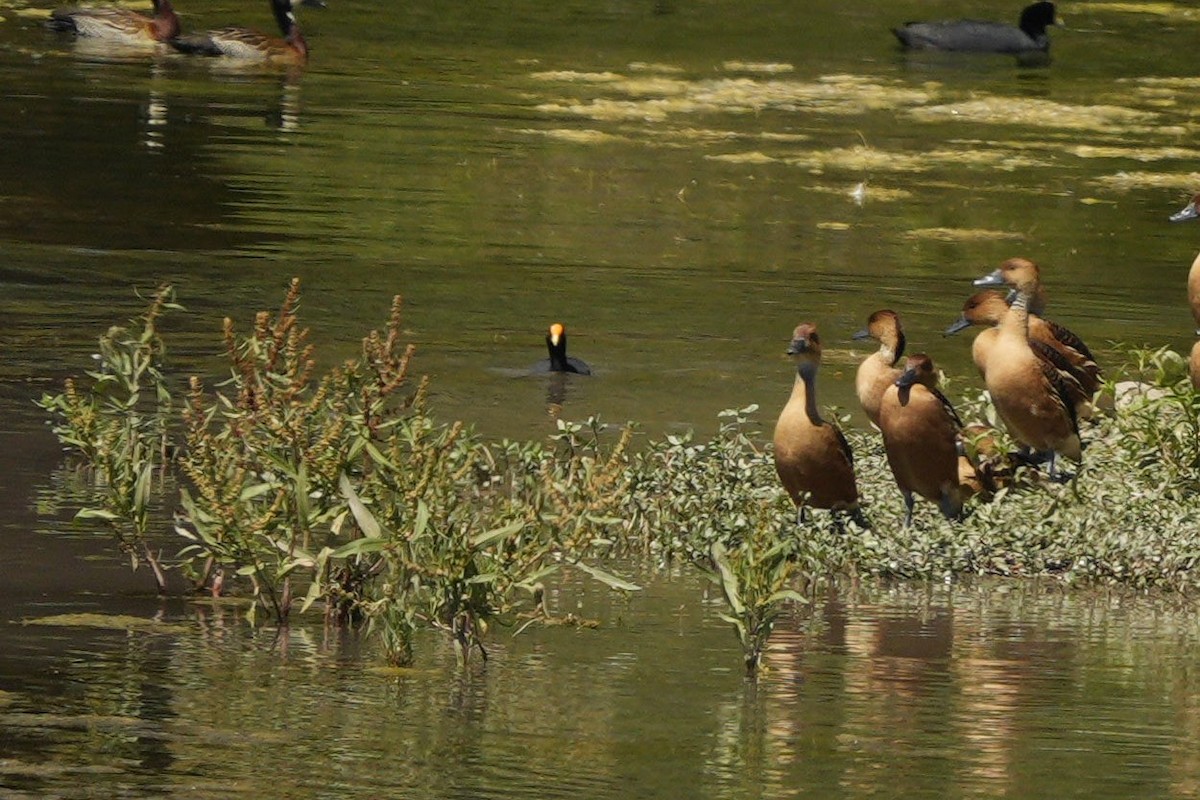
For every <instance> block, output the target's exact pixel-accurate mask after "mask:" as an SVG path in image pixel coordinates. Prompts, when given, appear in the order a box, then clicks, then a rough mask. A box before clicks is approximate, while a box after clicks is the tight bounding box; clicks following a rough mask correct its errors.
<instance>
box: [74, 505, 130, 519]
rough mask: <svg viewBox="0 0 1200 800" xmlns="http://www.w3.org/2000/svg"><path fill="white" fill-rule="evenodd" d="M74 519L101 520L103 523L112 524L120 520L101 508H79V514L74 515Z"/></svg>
mask: <svg viewBox="0 0 1200 800" xmlns="http://www.w3.org/2000/svg"><path fill="white" fill-rule="evenodd" d="M75 519H102V520H104V521H105V522H112V521H114V520H117V519H120V517H118V516H117V515H116V514H114V513H113V512H111V511H107V510H105V509H103V508H81V509H79V513H77V514H76V515H75Z"/></svg>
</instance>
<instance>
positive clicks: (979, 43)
mask: <svg viewBox="0 0 1200 800" xmlns="http://www.w3.org/2000/svg"><path fill="white" fill-rule="evenodd" d="M1054 24H1057V20H1056V18H1055V14H1054V3H1049V2H1040V3H1033V4H1032V5H1028V6H1026V7H1025V8H1024V10H1022V11H1021V18H1020V21H1019V22H1018V23H1017V24H1016V25H1008V24H1006V23H1003V22H990V21H987V20H977V19H956V20H938V21H936V22H906V23H904V24H903V25H901V26H900V27H898V28H892V33H894V34H895V35H896V38H897V39H899V40H900V44H902V45H904V46H905V47H907V48H910V49H913V50H952V51H959V52H970V53H1012V54H1020V53H1032V52H1039V51H1040V52H1044V51H1046V50H1048V49H1049V48H1050V37H1049V36H1048V35H1047V34H1046V28H1047V27H1049V26H1050V25H1054Z"/></svg>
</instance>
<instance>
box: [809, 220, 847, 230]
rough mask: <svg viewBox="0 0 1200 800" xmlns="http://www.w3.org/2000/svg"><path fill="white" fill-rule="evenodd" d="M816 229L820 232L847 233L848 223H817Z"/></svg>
mask: <svg viewBox="0 0 1200 800" xmlns="http://www.w3.org/2000/svg"><path fill="white" fill-rule="evenodd" d="M817 229H818V230H822V231H848V230H850V223H849V222H818V223H817Z"/></svg>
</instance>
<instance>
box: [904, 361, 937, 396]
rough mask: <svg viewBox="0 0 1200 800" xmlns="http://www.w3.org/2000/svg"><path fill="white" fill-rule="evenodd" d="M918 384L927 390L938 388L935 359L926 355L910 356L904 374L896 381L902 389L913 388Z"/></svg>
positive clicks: (905, 364)
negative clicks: (934, 365) (934, 366)
mask: <svg viewBox="0 0 1200 800" xmlns="http://www.w3.org/2000/svg"><path fill="white" fill-rule="evenodd" d="M918 383H919V384H921V385H922V386H924V387H925V388H927V389H936V388H937V383H938V376H937V370H935V369H934V368H933V359H932V358H930V357H929V356H927V355H926V354H925V353H914V354H913V355H911V356H909V357H908V358H907V359H906V360H905V362H904V372H902V373H900V377H899V378H897V379H896V385H897V386H899V387H900V388H901V389H909V388H912V387H913V386H915V385H916V384H918Z"/></svg>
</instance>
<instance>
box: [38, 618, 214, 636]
mask: <svg viewBox="0 0 1200 800" xmlns="http://www.w3.org/2000/svg"><path fill="white" fill-rule="evenodd" d="M22 622H23V623H24V624H25V625H53V626H58V627H73V628H102V629H105V630H113V631H143V632H148V633H186V632H187V631H189V630H191V629H190V628H189V627H188V626H186V625H172V624H169V623H166V622H159V621H158V620H155V619H147V618H146V617H132V616H129V615H126V614H56V615H54V616H49V617H30V618H28V619H25V620H22Z"/></svg>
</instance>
